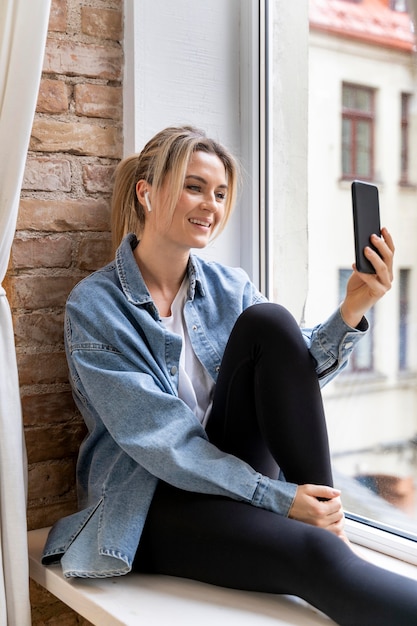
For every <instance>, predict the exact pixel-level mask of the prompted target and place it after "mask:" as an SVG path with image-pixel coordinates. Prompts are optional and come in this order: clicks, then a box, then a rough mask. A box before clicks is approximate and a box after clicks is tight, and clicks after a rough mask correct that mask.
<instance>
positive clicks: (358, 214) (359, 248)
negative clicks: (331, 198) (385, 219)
mask: <svg viewBox="0 0 417 626" xmlns="http://www.w3.org/2000/svg"><path fill="white" fill-rule="evenodd" d="M352 207H353V229H354V235H355V257H356V260H355V262H356V267H357V269H358V270H359V272H365V273H367V274H375V270H374V268H373V266H372V264H371V263H370V262H369V261H368V259H367V258H366V257H365V255H364V249H365V247H366V246H370V247H371V248H372V249H373V250H375V252H378V250H376V248H375V246H374V245H372V243H371V240H370V237H371V235H373V234H375V235H378V236H380V235H381V225H380V217H379V196H378V188H377V187H376V186H375V185H371V184H370V183H363V182H361V181H358V180H355V181H354V182H353V183H352Z"/></svg>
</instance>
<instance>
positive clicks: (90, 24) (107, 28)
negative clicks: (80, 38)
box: [81, 7, 122, 41]
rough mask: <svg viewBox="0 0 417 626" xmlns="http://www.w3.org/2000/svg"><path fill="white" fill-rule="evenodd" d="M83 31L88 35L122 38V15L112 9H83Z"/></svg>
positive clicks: (114, 38) (116, 39)
mask: <svg viewBox="0 0 417 626" xmlns="http://www.w3.org/2000/svg"><path fill="white" fill-rule="evenodd" d="M81 30H82V32H83V33H84V34H86V35H91V36H93V37H100V38H102V39H113V40H115V41H120V39H121V38H122V14H121V12H120V11H113V10H111V9H96V8H93V7H82V8H81Z"/></svg>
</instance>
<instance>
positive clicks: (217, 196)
mask: <svg viewBox="0 0 417 626" xmlns="http://www.w3.org/2000/svg"><path fill="white" fill-rule="evenodd" d="M216 198H217V199H218V200H224V199H225V198H226V194H225V193H223V192H222V191H219V192H218V193H216Z"/></svg>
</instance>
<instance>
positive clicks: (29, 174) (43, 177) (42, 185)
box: [22, 157, 71, 191]
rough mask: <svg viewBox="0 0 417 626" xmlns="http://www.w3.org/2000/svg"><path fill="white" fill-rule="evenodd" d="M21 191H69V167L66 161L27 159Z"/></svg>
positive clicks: (43, 158)
mask: <svg viewBox="0 0 417 626" xmlns="http://www.w3.org/2000/svg"><path fill="white" fill-rule="evenodd" d="M22 189H35V190H37V191H71V165H70V162H69V161H68V159H54V158H50V157H28V159H27V161H26V168H25V175H24V178H23V183H22Z"/></svg>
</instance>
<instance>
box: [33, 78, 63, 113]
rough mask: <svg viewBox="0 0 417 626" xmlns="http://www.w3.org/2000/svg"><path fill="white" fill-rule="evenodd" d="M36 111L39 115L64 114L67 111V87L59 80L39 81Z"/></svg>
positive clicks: (47, 79) (46, 79) (45, 79)
mask: <svg viewBox="0 0 417 626" xmlns="http://www.w3.org/2000/svg"><path fill="white" fill-rule="evenodd" d="M36 110H37V111H38V112H39V113H51V114H56V113H66V112H67V111H68V87H67V85H66V84H65V83H64V82H63V81H61V80H51V79H49V78H44V79H42V80H41V84H40V87H39V94H38V102H37V105H36Z"/></svg>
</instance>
